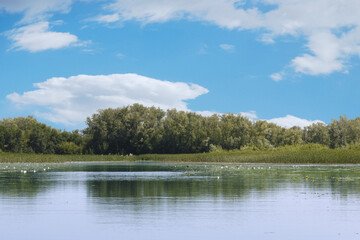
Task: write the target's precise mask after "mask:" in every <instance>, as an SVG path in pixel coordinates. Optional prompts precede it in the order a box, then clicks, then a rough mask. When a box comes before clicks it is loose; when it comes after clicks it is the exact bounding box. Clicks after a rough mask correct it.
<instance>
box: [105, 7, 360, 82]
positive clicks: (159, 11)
mask: <svg viewBox="0 0 360 240" xmlns="http://www.w3.org/2000/svg"><path fill="white" fill-rule="evenodd" d="M264 4H265V5H268V6H271V10H266V11H265V10H264V11H262V8H261V5H264ZM106 9H107V10H108V11H110V12H111V13H112V14H113V15H107V16H106V19H108V20H109V21H115V20H116V19H117V21H128V20H136V21H140V22H142V23H145V24H147V23H154V22H158V23H161V22H166V21H170V20H175V19H188V20H191V21H206V22H210V23H212V24H215V25H217V26H219V27H222V28H227V29H238V30H246V29H260V30H261V31H262V33H263V35H262V37H260V39H261V40H262V41H264V42H267V43H273V42H274V41H275V40H274V39H276V37H277V36H281V35H290V36H293V37H305V39H307V42H308V43H307V45H306V48H307V50H308V52H306V53H304V54H302V55H300V56H297V57H296V56H294V59H293V60H292V61H291V66H292V67H293V68H294V69H295V71H297V72H300V73H303V74H310V75H318V74H330V73H333V72H336V71H346V69H345V68H346V66H345V64H344V62H345V61H346V60H347V59H349V58H350V57H352V56H359V55H360V51H359V46H360V30H359V29H360V18H359V17H358V10H359V9H360V1H358V0H347V1H339V0H260V1H254V4H253V7H250V8H249V7H247V8H246V6H245V5H244V4H239V1H237V0H211V1H208V0H199V1H196V2H194V1H192V0H176V1H175V0H172V1H163V0H133V1H128V0H116V1H115V2H113V3H111V4H108V5H107V6H106ZM99 21H101V19H99Z"/></svg>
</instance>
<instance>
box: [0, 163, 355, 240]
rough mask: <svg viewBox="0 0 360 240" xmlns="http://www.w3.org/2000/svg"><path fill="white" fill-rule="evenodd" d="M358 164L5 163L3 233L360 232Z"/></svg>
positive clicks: (257, 235) (343, 235)
mask: <svg viewBox="0 0 360 240" xmlns="http://www.w3.org/2000/svg"><path fill="white" fill-rule="evenodd" d="M359 220H360V166H359V165H337V166H324V165H318V166H314V165H313V166H296V165H273V164H267V165H254V164H242V165H239V164H230V165H225V164H201V165H200V164H199V165H197V164H179V163H171V164H170V163H152V162H135V163H134V162H133V163H126V162H122V163H106V162H101V163H65V164H0V232H1V239H6V240H11V239H30V240H31V239H37V240H42V239H43V240H52V239H185V238H186V239H197V238H200V239H276V240H279V239H286V240H291V239H302V240H303V239H305V238H307V239H327V240H331V239H344V240H345V239H346V240H351V239H360V235H359V233H360V228H359Z"/></svg>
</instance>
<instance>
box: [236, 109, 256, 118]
mask: <svg viewBox="0 0 360 240" xmlns="http://www.w3.org/2000/svg"><path fill="white" fill-rule="evenodd" d="M239 114H240V115H241V116H243V117H246V118H248V119H250V120H256V119H257V118H258V116H257V114H256V112H255V111H249V112H240V113H239Z"/></svg>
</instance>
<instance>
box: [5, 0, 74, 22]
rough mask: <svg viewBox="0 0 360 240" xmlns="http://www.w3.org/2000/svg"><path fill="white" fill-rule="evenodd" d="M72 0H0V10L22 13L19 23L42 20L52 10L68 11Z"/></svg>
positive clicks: (52, 11)
mask: <svg viewBox="0 0 360 240" xmlns="http://www.w3.org/2000/svg"><path fill="white" fill-rule="evenodd" d="M72 2H73V0H1V1H0V10H1V9H4V10H5V11H7V12H9V13H23V14H24V17H23V19H22V20H21V23H30V22H33V21H42V20H44V19H46V18H48V17H49V15H51V14H52V13H54V12H62V13H66V12H68V11H70V7H71V4H72Z"/></svg>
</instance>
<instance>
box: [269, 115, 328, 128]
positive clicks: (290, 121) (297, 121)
mask: <svg viewBox="0 0 360 240" xmlns="http://www.w3.org/2000/svg"><path fill="white" fill-rule="evenodd" d="M265 121H267V122H269V123H275V124H277V125H279V126H281V127H284V128H291V127H294V126H298V127H301V128H304V127H307V126H310V125H312V124H314V123H324V122H323V121H320V120H315V121H311V120H306V119H301V118H298V117H295V116H292V115H286V116H285V117H280V118H272V119H269V120H265Z"/></svg>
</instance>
